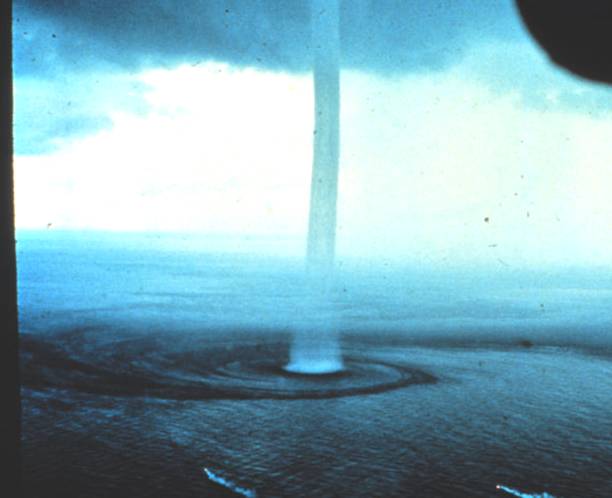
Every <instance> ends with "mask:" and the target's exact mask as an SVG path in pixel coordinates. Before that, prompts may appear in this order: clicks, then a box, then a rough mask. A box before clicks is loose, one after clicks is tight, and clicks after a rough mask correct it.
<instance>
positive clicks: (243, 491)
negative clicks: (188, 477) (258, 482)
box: [204, 467, 257, 498]
mask: <svg viewBox="0 0 612 498" xmlns="http://www.w3.org/2000/svg"><path fill="white" fill-rule="evenodd" d="M204 473H205V474H206V477H208V479H209V480H211V481H213V482H215V483H217V484H219V485H221V486H223V487H224V488H227V489H229V490H231V491H233V492H234V493H238V494H240V495H242V496H246V497H247V498H256V496H257V493H256V492H255V491H254V490H252V489H247V488H243V487H240V486H238V485H237V484H235V483H233V482H232V481H230V480H228V479H225V478H224V477H221V476H219V475H217V474H215V473H214V472H213V471H212V470H210V469H208V468H207V467H204Z"/></svg>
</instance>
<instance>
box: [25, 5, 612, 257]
mask: <svg viewBox="0 0 612 498" xmlns="http://www.w3.org/2000/svg"><path fill="white" fill-rule="evenodd" d="M483 4H485V5H486V6H483ZM341 19H342V20H341V44H342V47H341V52H342V71H341V146H340V148H341V158H340V183H339V200H338V203H339V204H338V210H339V211H338V240H337V242H338V253H339V254H340V255H343V254H346V255H357V256H363V257H366V258H379V259H380V258H383V259H384V258H391V259H399V260H402V261H409V262H417V263H426V264H433V265H440V264H448V263H452V264H458V263H466V262H467V263H469V262H489V263H491V264H498V265H508V266H518V267H522V266H541V265H545V264H553V265H554V264H561V265H593V264H594V265H610V264H612V230H610V229H609V227H610V226H612V202H611V201H610V200H609V199H612V140H610V137H611V136H612V86H605V85H602V84H597V83H592V82H587V81H585V80H582V79H580V78H577V77H574V76H573V75H571V74H568V73H567V72H566V71H565V70H563V69H560V68H558V67H556V66H554V65H553V64H552V63H550V62H549V61H548V59H547V57H546V55H545V53H544V52H543V51H542V50H541V49H540V48H539V47H538V46H537V45H536V44H535V43H534V42H533V41H532V40H531V38H530V37H529V35H528V33H527V32H526V30H525V28H524V27H523V25H522V23H521V21H520V18H519V16H518V13H517V11H516V10H515V7H514V4H513V2H512V1H510V0H496V1H494V2H493V1H492V2H486V3H484V2H479V1H476V0H454V1H450V0H449V1H439V2H418V1H409V0H404V1H399V0H380V1H377V2H374V1H368V0H354V1H349V0H344V1H343V3H342V10H341ZM13 28H14V35H13V36H14V47H13V50H14V58H13V61H14V62H13V64H14V99H15V115H14V133H15V159H14V164H15V197H16V226H17V228H18V229H19V228H40V229H45V230H46V229H52V230H56V229H71V230H83V229H87V230H113V231H124V230H128V231H170V232H174V231H182V232H193V233H197V234H226V235H238V236H243V235H245V234H249V235H265V236H268V237H272V238H273V237H279V238H282V237H295V238H296V239H297V240H300V239H305V233H306V229H307V217H308V199H309V187H310V169H311V166H312V164H311V163H312V134H313V123H314V119H313V117H314V116H313V112H314V111H313V95H312V75H311V72H310V59H309V54H310V50H311V47H310V43H311V42H310V36H309V9H308V4H307V3H306V2H305V1H303V0H302V1H298V0H293V1H287V2H273V1H272V0H258V1H255V0H253V1H249V2H247V1H245V0H242V1H240V0H233V1H229V0H226V1H222V0H208V1H203V0H184V1H182V2H171V1H164V0H155V1H152V2H151V1H147V2H145V1H144V0H142V1H141V0H131V1H125V2H120V3H117V4H114V7H113V9H112V10H111V9H109V8H108V3H105V2H103V1H101V0H91V1H89V2H78V3H74V2H69V1H68V0H64V1H59V0H58V1H54V2H50V1H43V0H16V1H15V2H14V19H13ZM47 227H49V228H47Z"/></svg>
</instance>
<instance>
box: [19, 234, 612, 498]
mask: <svg viewBox="0 0 612 498" xmlns="http://www.w3.org/2000/svg"><path fill="white" fill-rule="evenodd" d="M17 239H18V240H17V242H18V243H17V256H18V284H19V285H18V288H19V305H20V309H19V311H20V331H21V334H22V337H23V338H24V340H25V339H27V340H28V341H27V344H29V345H30V346H28V347H30V348H31V349H29V350H28V353H27V354H28V355H29V356H27V358H28V359H27V361H28V362H29V363H27V365H28V368H33V367H36V365H37V363H36V362H37V361H41V362H42V360H43V359H44V358H43V355H44V351H46V349H45V348H46V347H48V346H49V345H50V346H52V347H54V348H57V351H59V352H60V353H59V354H60V356H57V355H56V356H53V357H52V358H51V357H50V358H51V359H52V360H53V361H50V360H49V358H46V359H45V363H44V365H45V367H44V368H41V369H40V372H39V377H37V379H38V380H37V383H31V384H28V385H25V386H24V388H23V390H22V396H23V400H22V401H23V428H24V435H23V458H24V469H25V470H24V472H25V480H26V482H28V483H29V484H28V486H29V487H28V490H29V492H30V496H53V494H49V493H50V490H54V492H55V491H57V492H61V494H62V496H108V495H109V494H113V493H114V494H115V495H121V493H124V495H125V493H128V494H129V495H130V496H155V495H156V493H157V494H158V495H159V494H162V495H163V496H168V497H170V496H217V495H219V496H223V493H230V494H229V495H227V494H226V496H231V490H228V489H226V488H223V487H219V488H215V487H214V486H216V484H215V483H214V482H212V481H210V480H208V479H206V477H205V476H203V475H202V468H203V467H206V468H209V469H211V471H212V472H214V474H215V475H217V476H221V477H222V478H223V479H224V480H225V481H227V482H232V483H234V484H235V486H237V487H239V488H241V489H248V490H253V492H256V493H257V496H264V497H265V496H316V495H318V496H364V497H365V496H398V497H399V496H418V497H420V496H442V497H445V496H448V497H455V496H459V497H461V496H466V497H467V496H474V497H478V496H482V497H486V496H503V495H504V494H503V492H502V491H501V490H499V489H498V488H496V486H497V485H498V484H503V485H504V486H507V487H508V488H511V489H518V490H521V492H524V493H530V494H536V493H540V494H541V493H544V492H548V493H550V494H551V495H553V496H555V497H572V496H581V497H588V496H594V497H595V496H602V497H603V496H610V495H612V470H611V469H612V361H611V359H612V348H611V345H612V306H611V304H612V301H611V298H612V271H610V270H603V269H601V268H599V269H588V268H564V269H559V268H557V269H553V268H548V269H530V270H527V269H517V268H511V267H506V266H503V265H500V267H499V268H498V267H494V268H466V267H452V266H447V267H445V268H444V269H442V268H425V267H421V268H417V267H409V266H405V265H398V264H394V265H392V264H390V263H388V264H385V263H384V262H364V261H361V262H358V261H351V260H349V259H342V258H341V259H340V261H339V267H338V274H337V279H336V282H335V284H334V285H335V287H334V293H333V296H334V297H333V303H332V305H331V306H332V308H333V310H334V312H335V315H336V317H337V318H336V322H335V323H334V324H333V326H334V327H336V328H337V329H338V330H339V331H340V337H341V341H342V343H343V349H344V350H345V351H346V352H347V354H348V353H351V354H353V352H355V354H359V355H362V356H364V355H365V356H367V357H369V358H372V359H375V360H376V361H379V362H383V363H387V364H394V365H406V366H408V367H411V368H419V369H422V370H423V371H426V372H428V373H429V374H431V375H433V376H435V377H436V378H437V379H438V382H437V383H435V384H430V385H418V386H408V387H405V388H401V389H396V390H391V391H388V392H383V393H379V394H376V395H360V396H352V397H346V398H337V399H303V400H291V401H286V400H273V399H262V400H223V399H218V400H216V399H211V400H203V401H199V400H184V401H180V400H171V399H159V398H156V397H151V396H146V395H142V394H138V395H134V396H125V395H122V396H113V395H110V394H108V393H107V392H105V393H104V394H95V393H91V392H87V391H84V390H79V389H78V388H75V386H77V387H78V382H79V379H78V378H77V379H76V381H75V382H74V383H73V384H70V385H68V384H66V385H63V386H62V384H61V382H59V381H57V379H61V378H64V377H61V376H58V374H57V373H58V372H60V371H64V370H65V369H66V368H68V367H67V366H66V365H70V363H67V362H66V360H67V359H70V360H78V361H79V362H80V365H83V364H85V365H87V364H88V362H91V364H92V365H93V363H95V362H100V363H104V362H105V361H106V359H108V360H109V361H111V359H112V362H114V363H112V364H113V365H121V364H122V362H123V364H125V365H128V367H126V369H125V371H126V372H128V373H129V371H130V368H132V367H131V366H130V365H132V366H133V365H138V364H139V362H140V363H142V362H143V361H145V360H147V358H149V357H157V356H160V357H163V355H164V352H165V351H170V350H173V354H174V353H176V354H178V353H177V351H178V352H180V351H184V352H185V353H189V352H192V351H196V353H197V354H202V358H203V360H202V361H203V362H206V361H208V360H211V359H212V358H208V360H207V357H206V355H207V351H213V350H212V349H210V350H209V349H207V346H202V345H201V344H200V342H199V341H200V339H201V338H203V337H205V338H207V340H212V339H216V338H219V340H221V341H225V342H224V344H226V346H224V347H225V348H230V349H227V351H228V352H227V353H226V354H228V355H231V354H232V351H233V349H231V348H232V347H233V345H239V344H241V343H242V342H243V341H245V334H247V336H248V334H251V335H252V337H254V338H256V339H253V341H255V343H257V341H260V343H263V342H262V341H264V339H265V338H266V337H276V336H275V334H279V336H282V335H283V334H285V333H287V332H290V331H291V330H293V329H296V328H298V327H303V326H309V325H312V323H313V322H312V321H311V320H310V318H309V316H308V311H307V309H306V308H304V306H303V265H302V258H301V255H300V252H299V250H296V248H298V247H299V244H295V245H292V243H290V242H287V241H282V243H280V244H279V243H278V241H274V240H260V239H251V240H245V239H241V240H238V241H236V240H230V241H228V240H223V239H222V238H206V237H199V238H197V240H196V239H192V238H190V237H188V236H186V235H185V236H183V235H181V236H177V235H172V236H171V235H166V236H164V235H156V234H140V235H138V234H120V235H117V234H114V235H113V234H100V233H73V234H70V233H61V232H53V231H45V232H19V233H18V235H17ZM275 250H276V252H275ZM153 337H154V338H155V342H154V344H155V347H157V348H158V349H159V350H158V351H154V350H151V349H150V344H151V343H149V342H147V341H148V339H149V338H153ZM211 338H212V339H211ZM257 338H260V339H257ZM249 340H250V339H249ZM34 346H36V347H34ZM43 346H45V347H43ZM138 348H142V350H140V349H138ZM147 348H149V349H147ZM236 351H241V350H240V349H239V348H237V349H236ZM250 351H254V352H255V353H253V354H259V353H257V351H258V350H257V349H252V350H250ZM37 354H38V355H39V356H36V355H37ZM236 354H237V356H238V357H237V358H236V361H237V362H240V361H242V360H243V358H240V357H239V355H240V354H241V353H236ZM249 354H251V353H249ZM61 355H64V356H63V357H62V356H61ZM135 356H137V358H136V360H135V361H133V362H132V363H130V362H131V361H132V360H133V358H134V357H135ZM37 358H39V359H38V360H37ZM57 358H60V360H58V359H57ZM61 358H64V360H61ZM175 358H180V356H175ZM185 358H186V356H185ZM62 361H64V363H62ZM147 361H148V360H147ZM190 361H191V360H190ZM54 362H55V363H54ZM54 365H55V366H54ZM160 365H162V363H160ZM179 367H180V365H179ZM179 367H176V368H179ZM164 368H165V367H163V368H162V367H161V366H160V367H159V372H158V374H159V376H160V378H161V377H163V376H165V375H167V372H166V371H164ZM54 369H55V370H54ZM62 369H63V370H62ZM83 372H86V370H83ZM62 375H63V374H62ZM79 375H81V374H79ZM45 376H47V377H45ZM41 378H42V379H43V381H44V380H45V378H46V379H47V380H49V383H48V384H45V383H44V382H38V381H39V380H40V379H41ZM54 379H55V380H54ZM57 476H62V477H61V479H60V478H58V477H57ZM58 479H59V480H58ZM118 490H119V491H118Z"/></svg>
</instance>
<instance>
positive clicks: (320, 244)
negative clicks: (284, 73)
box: [286, 0, 343, 373]
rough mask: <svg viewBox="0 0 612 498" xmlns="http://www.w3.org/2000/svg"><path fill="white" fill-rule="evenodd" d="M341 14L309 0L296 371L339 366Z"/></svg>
mask: <svg viewBox="0 0 612 498" xmlns="http://www.w3.org/2000/svg"><path fill="white" fill-rule="evenodd" d="M339 20H340V0H312V3H311V26H312V52H313V79H314V97H315V98H314V100H315V129H314V137H313V163H312V183H311V189H310V216H309V222H308V242H307V250H306V266H307V289H306V296H305V299H304V311H305V314H306V315H307V320H306V322H305V325H304V326H303V327H302V329H301V330H298V331H296V332H295V335H294V339H293V344H292V347H291V351H290V360H289V364H288V365H287V367H286V369H287V370H289V371H293V372H300V373H330V372H336V371H339V370H342V368H343V366H342V357H341V354H340V347H339V343H338V337H337V331H336V329H335V326H334V323H333V322H334V313H333V310H332V308H331V284H332V277H333V266H334V253H335V244H336V205H337V197H338V160H339V154H340V29H339Z"/></svg>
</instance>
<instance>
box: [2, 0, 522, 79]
mask: <svg viewBox="0 0 612 498" xmlns="http://www.w3.org/2000/svg"><path fill="white" fill-rule="evenodd" d="M341 4H342V12H341V19H342V21H341V37H342V50H343V65H344V66H345V67H353V68H360V69H367V70H372V71H377V72H403V71H413V70H418V69H436V68H441V67H444V66H446V65H448V64H450V63H452V62H453V61H454V60H457V59H458V58H459V57H460V55H461V54H462V53H463V51H464V49H465V48H466V47H467V46H469V45H470V43H472V42H474V41H479V40H482V39H492V38H493V39H495V38H507V37H512V36H514V35H516V32H517V26H518V25H519V23H520V21H519V19H518V16H517V13H516V11H515V9H514V7H513V4H512V2H511V1H510V0H494V1H486V2H483V1H482V0H437V1H434V0H426V1H425V0H421V1H417V0H412V1H410V0H377V1H374V0H345V1H343V2H342V3H341ZM14 26H15V34H14V36H15V49H14V50H15V58H14V60H15V72H16V74H17V75H20V74H28V73H30V74H31V73H38V74H44V73H45V72H53V71H58V70H66V69H87V68H91V67H95V66H100V65H107V64H110V65H116V66H119V67H122V68H124V69H127V68H135V69H137V68H141V67H144V66H149V65H155V66H159V65H165V66H171V65H174V64H176V63H180V62H189V61H198V60H209V59H210V60H218V61H224V62H228V63H231V64H235V65H249V66H257V67H263V68H269V69H276V70H289V71H303V70H306V69H307V68H308V67H309V54H310V28H309V26H310V10H309V5H308V1H307V0H282V1H281V0H181V1H171V0H122V1H119V2H109V1H107V0H88V1H77V0H16V1H15V7H14Z"/></svg>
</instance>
